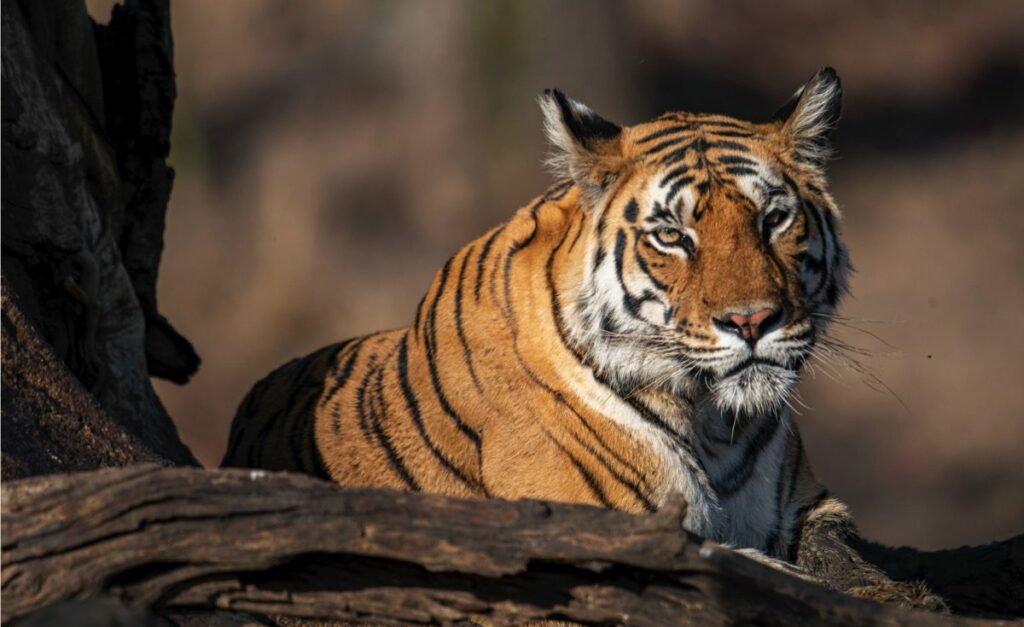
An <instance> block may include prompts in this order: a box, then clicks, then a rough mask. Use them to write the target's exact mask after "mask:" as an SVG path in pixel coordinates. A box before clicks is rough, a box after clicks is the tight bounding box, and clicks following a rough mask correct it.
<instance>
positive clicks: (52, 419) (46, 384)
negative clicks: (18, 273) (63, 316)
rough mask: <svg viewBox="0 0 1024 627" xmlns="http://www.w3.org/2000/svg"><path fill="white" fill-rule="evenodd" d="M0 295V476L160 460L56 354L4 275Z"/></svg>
mask: <svg viewBox="0 0 1024 627" xmlns="http://www.w3.org/2000/svg"><path fill="white" fill-rule="evenodd" d="M2 301H3V312H2V324H3V336H4V341H3V367H2V371H3V394H0V408H2V414H3V438H2V439H0V450H2V454H0V465H2V469H3V476H4V479H5V480H10V479H14V478H17V477H27V476H31V475H40V474H49V473H55V472H73V471H78V470H92V469H95V468H102V467H105V466H123V465H125V464H132V463H137V462H160V461H162V459H163V458H162V457H161V456H160V455H158V454H157V453H156V452H155V451H153V450H151V449H150V448H149V447H147V446H146V445H145V444H144V443H143V442H142V441H141V440H140V439H139V438H138V437H136V436H134V435H132V434H131V433H129V432H128V431H127V430H125V428H124V427H123V426H121V425H120V424H118V423H117V422H115V421H113V420H111V419H110V416H108V415H107V413H106V412H105V411H104V410H103V408H102V407H100V404H99V403H98V402H96V399H95V398H93V396H92V395H91V394H89V391H88V390H86V389H85V387H84V386H83V385H82V384H81V382H80V381H79V380H78V379H76V378H75V376H74V375H73V374H72V373H71V372H70V371H69V370H68V369H67V366H65V365H64V363H62V362H61V361H60V360H59V359H57V356H56V355H54V354H53V351H52V350H51V349H50V347H49V345H48V344H47V343H46V341H45V340H44V339H43V338H42V337H41V336H40V335H39V333H38V331H37V330H36V328H35V326H34V325H33V324H32V323H31V322H30V321H29V320H28V318H27V317H26V316H25V314H24V313H23V312H22V310H21V307H20V306H19V303H18V297H17V295H16V294H14V292H13V291H12V290H11V288H10V286H9V285H7V282H6V278H5V279H4V282H3V295H2Z"/></svg>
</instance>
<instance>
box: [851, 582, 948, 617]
mask: <svg viewBox="0 0 1024 627" xmlns="http://www.w3.org/2000/svg"><path fill="white" fill-rule="evenodd" d="M845 592H846V594H849V595H850V596H854V597H858V598H861V599H868V600H871V601H875V602H878V603H885V604H888V605H898V606H901V607H910V608H914V609H919V610H928V611H930V612H941V613H943V614H949V613H950V611H949V606H948V605H946V602H945V601H944V600H943V599H942V597H940V596H938V595H937V594H935V593H934V592H932V591H931V590H929V589H928V586H926V585H925V584H924V582H921V581H909V582H904V581H883V582H879V583H875V584H871V585H867V586H857V587H855V588H850V589H848V590H846V591H845Z"/></svg>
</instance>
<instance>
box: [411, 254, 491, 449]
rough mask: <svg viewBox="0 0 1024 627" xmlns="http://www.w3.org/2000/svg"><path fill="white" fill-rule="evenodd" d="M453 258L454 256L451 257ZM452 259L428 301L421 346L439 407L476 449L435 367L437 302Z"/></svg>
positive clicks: (477, 442) (476, 440)
mask: <svg viewBox="0 0 1024 627" xmlns="http://www.w3.org/2000/svg"><path fill="white" fill-rule="evenodd" d="M452 259H454V257H453V258H452ZM452 259H449V260H448V261H447V262H446V263H445V264H444V267H443V268H442V269H441V277H440V279H439V280H438V284H437V292H436V293H435V294H434V300H433V302H431V303H430V307H429V308H428V310H427V319H426V321H425V325H426V332H425V333H424V335H423V340H424V341H423V348H424V352H425V354H426V360H427V366H428V368H429V370H430V383H431V385H432V386H433V388H434V393H435V395H436V396H437V400H438V403H439V404H440V405H441V409H442V410H443V411H444V413H445V414H446V415H447V416H448V419H449V420H451V422H452V424H453V425H455V427H456V428H457V429H458V430H459V431H461V432H462V433H463V435H465V436H466V437H467V438H469V440H470V441H471V442H472V443H473V446H475V447H476V448H477V449H478V451H479V449H480V436H479V435H477V433H476V432H475V431H474V430H473V429H472V428H470V426H469V425H467V424H466V423H465V422H463V420H462V418H460V417H459V415H458V414H457V413H456V412H455V410H454V409H453V408H452V406H451V404H450V403H449V402H448V398H447V397H446V396H445V393H444V390H443V389H442V386H441V375H440V374H439V372H438V368H437V353H436V348H437V304H438V303H439V302H440V300H441V296H443V295H444V289H445V286H446V285H447V284H448V276H449V273H450V271H451V266H452Z"/></svg>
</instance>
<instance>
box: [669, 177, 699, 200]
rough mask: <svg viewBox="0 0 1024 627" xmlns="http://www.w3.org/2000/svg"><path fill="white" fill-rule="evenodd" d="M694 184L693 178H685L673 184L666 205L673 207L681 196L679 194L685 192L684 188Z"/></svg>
mask: <svg viewBox="0 0 1024 627" xmlns="http://www.w3.org/2000/svg"><path fill="white" fill-rule="evenodd" d="M692 182H693V176H684V177H682V178H680V179H679V180H678V181H676V182H675V183H673V184H672V187H670V188H669V190H668V195H667V196H666V197H665V203H666V204H669V205H671V204H672V203H673V202H674V201H675V199H676V196H678V195H679V192H681V191H683V188H685V187H686V186H687V185H689V184H690V183H692Z"/></svg>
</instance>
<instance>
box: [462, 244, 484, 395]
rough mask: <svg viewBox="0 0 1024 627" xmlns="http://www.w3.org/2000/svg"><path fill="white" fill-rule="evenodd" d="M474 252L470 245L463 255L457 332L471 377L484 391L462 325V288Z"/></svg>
mask: <svg viewBox="0 0 1024 627" xmlns="http://www.w3.org/2000/svg"><path fill="white" fill-rule="evenodd" d="M472 254H473V246H470V247H469V249H468V250H466V254H465V255H464V256H463V257H462V265H461V266H460V267H459V279H458V285H457V286H456V288H455V333H456V334H457V335H458V337H459V343H460V344H461V345H462V358H463V359H465V360H466V367H467V368H469V377H470V378H471V379H472V380H473V385H474V386H476V389H477V390H478V391H480V392H481V393H482V392H483V387H482V386H481V385H480V379H479V378H478V377H477V375H476V368H474V367H473V355H472V353H471V352H470V350H469V342H468V341H467V340H466V331H465V329H463V327H462V288H463V287H464V286H465V284H466V267H467V266H468V265H469V258H470V256H471V255H472Z"/></svg>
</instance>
